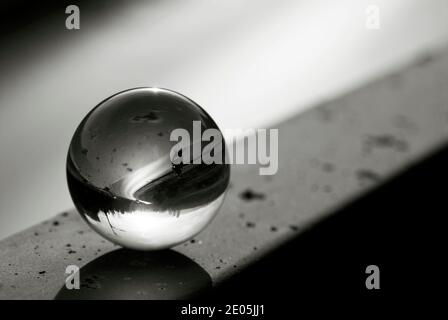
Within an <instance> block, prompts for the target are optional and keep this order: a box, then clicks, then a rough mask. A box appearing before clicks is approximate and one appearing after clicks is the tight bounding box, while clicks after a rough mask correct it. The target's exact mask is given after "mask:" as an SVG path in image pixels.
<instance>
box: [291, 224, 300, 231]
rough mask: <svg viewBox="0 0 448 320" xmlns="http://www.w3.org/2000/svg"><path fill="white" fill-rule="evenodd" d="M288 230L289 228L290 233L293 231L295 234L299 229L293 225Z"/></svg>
mask: <svg viewBox="0 0 448 320" xmlns="http://www.w3.org/2000/svg"><path fill="white" fill-rule="evenodd" d="M289 228H290V229H291V230H292V231H294V232H295V231H299V227H298V226H296V225H294V224H292V225H290V226H289Z"/></svg>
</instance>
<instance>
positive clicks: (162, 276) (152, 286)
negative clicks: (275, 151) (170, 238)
mask: <svg viewBox="0 0 448 320" xmlns="http://www.w3.org/2000/svg"><path fill="white" fill-rule="evenodd" d="M79 274H80V289H79V290H77V289H72V290H69V289H67V288H66V287H65V286H63V287H62V288H61V290H60V291H59V292H58V294H57V296H56V299H62V300H66V299H119V300H122V299H132V300H133V299H145V300H146V299H157V300H166V299H187V298H193V297H194V296H196V295H198V294H200V293H201V292H203V291H204V290H207V289H209V288H211V278H210V276H209V275H208V274H207V272H206V271H205V270H204V269H202V268H201V267H200V266H199V265H198V264H196V263H195V262H194V261H192V260H190V259H189V258H187V257H186V256H184V255H182V254H180V253H178V252H175V251H172V250H163V251H156V252H141V251H132V250H126V249H120V250H116V251H113V252H109V253H107V254H105V255H103V256H101V257H99V258H97V259H95V260H94V261H92V262H90V263H88V264H87V265H86V266H84V267H83V268H81V270H80V271H79Z"/></svg>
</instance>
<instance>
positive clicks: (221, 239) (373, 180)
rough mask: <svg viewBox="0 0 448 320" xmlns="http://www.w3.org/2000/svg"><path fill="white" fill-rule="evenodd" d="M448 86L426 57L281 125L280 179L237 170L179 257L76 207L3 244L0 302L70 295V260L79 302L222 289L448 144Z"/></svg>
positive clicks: (443, 60)
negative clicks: (135, 247)
mask: <svg viewBox="0 0 448 320" xmlns="http://www.w3.org/2000/svg"><path fill="white" fill-rule="evenodd" d="M335 81H337V80H335ZM447 84H448V54H447V52H441V53H439V54H438V55H436V56H434V55H428V56H425V58H422V59H418V61H417V62H415V63H414V64H412V65H411V66H409V67H407V68H405V69H404V70H402V71H400V72H397V73H394V74H391V75H389V76H387V77H384V78H382V79H379V80H377V81H374V82H373V83H371V84H369V85H366V86H364V87H362V88H359V89H357V90H355V91H353V92H351V93H349V94H346V95H344V96H342V97H340V98H338V99H335V100H332V101H329V102H327V103H324V104H322V105H321V106H319V107H317V108H313V109H311V110H309V111H308V112H305V113H303V114H301V115H299V116H297V117H295V118H292V119H290V120H288V121H286V122H284V123H281V124H279V125H278V129H279V171H278V173H277V174H276V175H275V176H260V175H258V167H257V166H253V165H252V166H251V165H245V166H233V168H232V170H233V172H232V180H231V181H232V182H231V187H230V190H229V192H228V195H227V198H226V201H225V204H224V206H223V208H222V209H221V212H220V213H219V215H218V216H217V218H216V219H215V220H214V221H213V222H212V224H211V225H210V226H209V227H208V228H207V229H206V230H205V231H203V232H202V233H201V234H199V235H198V236H197V237H196V238H195V239H193V240H191V241H190V242H187V243H184V244H182V245H179V246H177V247H176V248H174V249H173V250H171V251H167V252H165V253H135V252H130V251H127V250H122V249H119V248H118V247H116V246H114V245H112V244H111V243H109V242H107V241H106V240H103V239H102V238H101V237H100V236H98V235H97V234H95V233H94V232H93V231H91V230H90V229H89V227H88V226H87V225H86V224H85V223H84V222H83V221H82V219H81V218H80V216H79V215H78V214H77V213H76V212H75V211H74V210H72V211H70V212H66V213H62V214H60V215H57V216H56V217H54V219H52V220H49V221H45V222H43V223H41V224H39V225H36V226H34V227H32V228H30V229H28V230H25V231H23V232H21V233H18V234H16V235H14V236H12V237H10V238H7V239H5V240H3V241H1V242H0V298H2V299H19V298H25V299H53V298H55V297H56V296H58V297H59V298H69V297H70V294H68V293H67V292H66V291H65V290H64V289H63V288H64V285H65V279H66V276H67V275H66V274H65V269H66V266H67V265H72V264H74V265H77V266H79V267H81V268H82V269H81V278H83V274H85V275H87V276H85V277H84V278H83V280H82V286H81V290H76V291H77V293H76V294H73V295H72V297H78V298H89V299H90V298H143V299H147V298H151V299H153V298H155V299H158V298H160V299H171V298H184V297H188V296H190V295H191V294H192V293H194V292H195V291H198V290H201V289H203V288H206V287H207V286H210V285H212V284H216V283H219V282H220V281H222V280H224V279H225V278H226V277H230V276H232V274H234V273H235V272H237V271H238V270H240V269H241V268H244V267H245V266H246V265H247V264H249V263H253V262H254V261H256V260H257V259H258V258H260V257H261V256H263V255H264V254H265V253H266V252H268V251H270V250H273V249H275V248H276V247H278V246H280V245H281V244H282V243H284V242H285V241H287V240H288V239H291V238H292V237H294V236H295V235H297V234H298V233H300V232H301V231H302V230H303V229H304V228H307V227H308V226H310V225H311V224H312V223H314V222H316V221H318V220H320V219H323V218H324V217H325V216H327V215H328V214H331V212H333V210H334V209H336V208H337V207H339V206H342V205H343V204H344V203H345V202H346V201H349V200H350V199H352V198H353V197H357V196H359V195H360V193H362V192H365V191H366V190H368V189H369V188H370V187H372V186H374V185H376V184H378V183H381V182H382V181H384V180H385V179H387V178H388V177H390V176H391V175H392V174H394V173H395V172H397V171H398V170H401V169H403V168H404V167H406V166H407V165H410V164H411V163H413V162H415V161H418V159H419V158H420V157H422V156H424V155H425V154H427V153H428V152H431V151H432V150H434V149H436V148H437V147H438V146H441V145H442V144H444V143H446V142H447V140H448V90H447V89H446V88H447ZM260 112H262V111H260ZM359 214H362V212H360V213H359ZM296 254H297V255H300V252H297V253H296ZM127 283H129V285H128V284H127ZM71 291H74V290H71Z"/></svg>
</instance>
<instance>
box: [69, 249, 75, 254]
mask: <svg viewBox="0 0 448 320" xmlns="http://www.w3.org/2000/svg"><path fill="white" fill-rule="evenodd" d="M74 253H76V251H75V250H69V251H68V254H74Z"/></svg>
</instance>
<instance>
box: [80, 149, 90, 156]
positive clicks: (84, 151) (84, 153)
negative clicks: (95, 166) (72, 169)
mask: <svg viewBox="0 0 448 320" xmlns="http://www.w3.org/2000/svg"><path fill="white" fill-rule="evenodd" d="M87 152H89V150H87V149H86V148H82V149H81V153H82V154H83V155H85V156H86V155H87Z"/></svg>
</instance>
